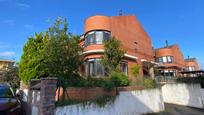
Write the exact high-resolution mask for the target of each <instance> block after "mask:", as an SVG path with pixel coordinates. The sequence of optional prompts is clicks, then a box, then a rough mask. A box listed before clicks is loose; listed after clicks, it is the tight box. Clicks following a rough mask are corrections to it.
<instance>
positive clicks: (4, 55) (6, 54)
mask: <svg viewBox="0 0 204 115" xmlns="http://www.w3.org/2000/svg"><path fill="white" fill-rule="evenodd" d="M11 56H15V52H12V51H4V52H0V57H11Z"/></svg>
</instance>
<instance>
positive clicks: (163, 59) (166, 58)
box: [156, 56, 173, 63]
mask: <svg viewBox="0 0 204 115" xmlns="http://www.w3.org/2000/svg"><path fill="white" fill-rule="evenodd" d="M156 61H157V63H172V62H173V56H164V57H159V58H157V59H156Z"/></svg>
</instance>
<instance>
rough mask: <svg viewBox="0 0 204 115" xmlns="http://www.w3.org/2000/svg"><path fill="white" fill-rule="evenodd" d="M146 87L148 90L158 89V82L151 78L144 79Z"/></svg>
mask: <svg viewBox="0 0 204 115" xmlns="http://www.w3.org/2000/svg"><path fill="white" fill-rule="evenodd" d="M144 86H145V88H147V89H150V88H155V87H156V82H155V81H154V80H153V79H151V78H144Z"/></svg>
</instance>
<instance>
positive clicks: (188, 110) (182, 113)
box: [147, 103, 204, 115]
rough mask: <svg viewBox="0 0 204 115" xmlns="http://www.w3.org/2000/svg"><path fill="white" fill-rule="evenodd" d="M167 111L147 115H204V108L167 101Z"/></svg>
mask: <svg viewBox="0 0 204 115" xmlns="http://www.w3.org/2000/svg"><path fill="white" fill-rule="evenodd" d="M165 109H166V110H165V112H160V113H152V114H147V115H204V109H198V108H192V107H186V106H181V105H175V104H169V103H165Z"/></svg>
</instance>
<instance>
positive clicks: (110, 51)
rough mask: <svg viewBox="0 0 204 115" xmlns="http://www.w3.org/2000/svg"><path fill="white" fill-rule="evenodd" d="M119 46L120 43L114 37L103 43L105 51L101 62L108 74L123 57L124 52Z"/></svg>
mask: <svg viewBox="0 0 204 115" xmlns="http://www.w3.org/2000/svg"><path fill="white" fill-rule="evenodd" d="M120 45H121V44H120V41H118V40H116V39H115V38H114V37H113V38H111V39H110V40H108V41H105V43H104V49H105V51H104V56H103V58H102V60H101V62H102V65H103V66H104V67H105V69H106V72H107V73H108V74H110V73H111V72H112V71H115V70H116V69H117V66H118V65H119V64H120V61H121V59H122V58H123V56H124V53H125V51H124V50H122V49H121V48H120Z"/></svg>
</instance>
